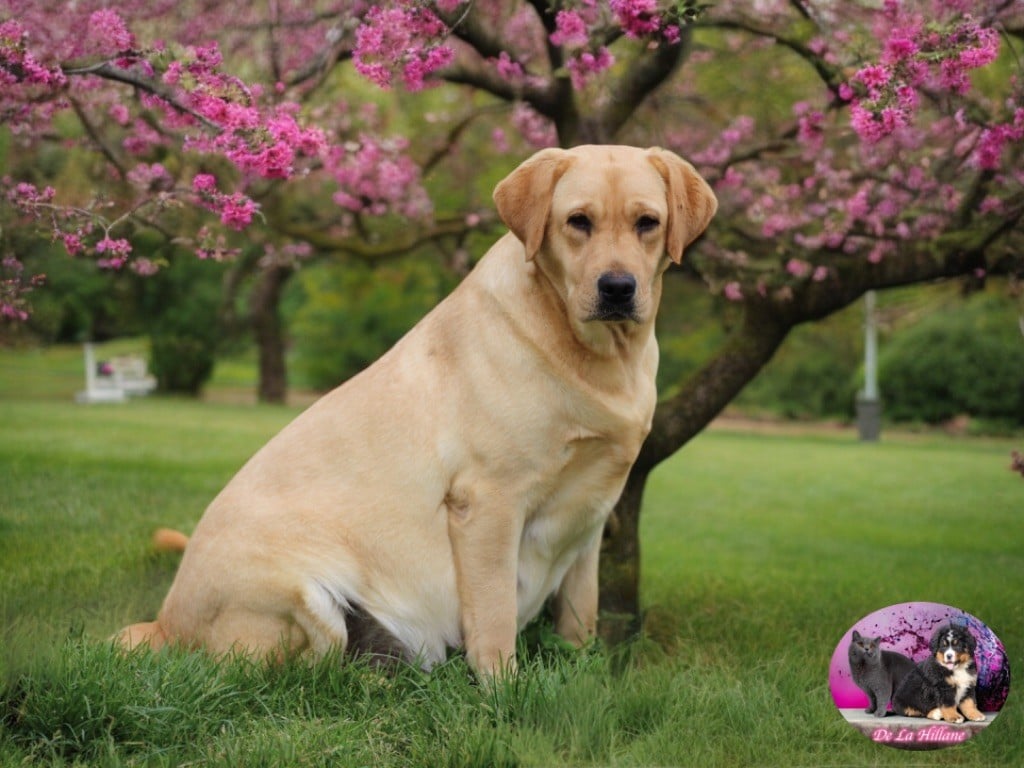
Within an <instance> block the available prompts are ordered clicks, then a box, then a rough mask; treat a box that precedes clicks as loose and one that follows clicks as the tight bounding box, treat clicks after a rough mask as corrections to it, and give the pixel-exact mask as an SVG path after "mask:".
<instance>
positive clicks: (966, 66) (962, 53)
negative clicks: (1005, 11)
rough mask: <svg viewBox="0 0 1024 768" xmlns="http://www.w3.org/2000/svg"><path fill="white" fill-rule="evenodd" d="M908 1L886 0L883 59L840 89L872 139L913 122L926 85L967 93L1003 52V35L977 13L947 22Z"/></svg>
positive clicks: (856, 125) (863, 133) (860, 131)
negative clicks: (977, 72) (975, 76)
mask: <svg viewBox="0 0 1024 768" xmlns="http://www.w3.org/2000/svg"><path fill="white" fill-rule="evenodd" d="M905 5H908V4H900V3H898V2H896V0H886V2H885V5H884V11H883V12H882V13H881V14H879V23H878V24H877V25H876V32H877V33H878V34H879V35H880V39H881V40H883V44H882V53H881V57H880V59H879V61H878V63H877V64H871V65H868V66H865V67H862V68H861V69H859V70H858V71H857V72H856V74H855V75H854V76H853V78H852V81H851V82H850V83H846V84H844V85H843V86H842V87H841V88H840V91H839V95H840V97H842V98H843V99H845V100H847V101H850V102H851V104H850V123H851V125H852V127H853V129H854V131H856V133H857V135H858V136H859V137H860V138H861V140H862V141H864V142H867V143H869V144H873V143H877V142H878V141H881V140H882V139H884V138H886V137H887V136H891V135H893V134H895V133H896V132H898V131H899V130H900V129H902V128H905V127H906V126H908V125H911V124H912V123H913V121H914V116H915V113H916V112H917V110H918V107H919V104H920V96H919V91H920V90H922V89H930V90H933V91H934V90H939V91H946V92H950V93H953V94H957V95H963V94H965V93H967V91H968V90H970V80H969V74H970V71H971V70H974V69H978V68H980V67H984V66H985V65H987V64H989V63H990V62H992V61H993V60H994V59H995V58H996V56H997V55H998V53H999V35H998V34H997V33H996V31H995V30H994V29H992V28H991V27H985V26H982V25H981V24H980V23H979V22H978V21H977V20H976V19H974V18H973V17H971V16H969V15H966V14H963V13H962V12H959V13H958V14H957V15H955V16H954V17H953V18H951V19H949V20H947V21H945V22H940V21H938V20H934V19H933V20H930V21H927V22H926V21H925V20H924V18H923V17H922V16H921V15H919V14H914V13H912V12H911V11H910V10H908V9H907V8H905ZM909 5H912V4H909ZM954 6H955V4H954ZM953 10H956V9H955V8H954V9H953Z"/></svg>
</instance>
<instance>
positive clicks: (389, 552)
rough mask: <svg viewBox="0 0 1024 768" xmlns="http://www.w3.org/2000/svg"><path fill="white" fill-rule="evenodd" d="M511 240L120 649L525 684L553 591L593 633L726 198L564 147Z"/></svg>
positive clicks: (214, 520)
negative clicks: (457, 654)
mask: <svg viewBox="0 0 1024 768" xmlns="http://www.w3.org/2000/svg"><path fill="white" fill-rule="evenodd" d="M494 200H495V203H496V205H497V210H498V213H499V215H500V216H501V219H502V221H503V222H505V224H506V225H507V226H508V228H509V229H510V230H511V232H510V233H509V234H506V235H505V236H504V237H503V238H502V239H501V240H499V241H498V242H497V243H496V244H495V245H494V246H493V247H492V248H491V249H490V251H489V252H488V253H487V254H486V255H485V256H484V257H483V259H482V260H481V261H480V263H479V264H478V265H477V266H476V268H475V269H474V270H473V271H472V273H471V274H470V275H469V276H468V277H467V278H466V279H465V280H464V281H463V282H462V284H461V285H460V286H459V287H458V288H457V289H456V290H455V291H454V292H452V294H451V295H450V296H449V297H448V298H446V299H445V300H444V301H442V302H441V303H440V304H439V305H438V306H437V307H436V308H435V309H434V310H433V311H432V312H430V314H428V315H427V316H426V317H425V318H424V319H423V320H422V321H421V322H420V323H419V324H418V325H417V326H416V327H415V328H413V329H412V330H411V331H410V332H409V333H408V334H407V335H406V336H405V337H404V338H403V339H402V340H401V341H399V342H398V343H397V344H396V345H395V347H394V348H393V349H391V350H390V351H389V352H388V353H387V354H385V355H384V356H383V357H382V358H381V359H380V360H379V361H378V362H377V363H375V364H374V365H373V366H371V367H370V368H368V369H366V370H365V371H363V372H362V373H360V374H359V375H358V376H356V377H354V378H353V379H351V380H350V381H348V382H347V383H345V384H344V385H342V386H341V387H339V388H338V389H336V390H334V391H333V392H331V393H329V394H327V395H326V396H324V397H323V398H322V399H320V400H319V401H318V402H317V403H315V404H314V405H313V406H312V407H310V408H309V409H308V410H307V411H305V412H304V413H303V414H301V415H300V416H299V417H298V418H296V419H295V421H293V422H292V423H291V424H290V425H288V426H287V427H285V429H284V430H282V431H281V433H280V434H278V435H277V436H276V437H274V438H273V439H272V440H271V441H270V442H269V443H267V445H266V446H264V447H263V448H262V449H261V450H260V451H259V452H258V453H257V454H256V455H255V456H253V458H252V459H251V460H250V461H249V462H248V463H247V464H246V465H245V466H244V467H243V468H242V469H241V471H239V473H238V474H237V475H236V476H235V477H234V478H233V479H232V480H231V482H230V483H228V485H227V487H226V488H225V489H224V490H223V491H222V492H221V493H220V495H218V496H217V498H216V499H214V501H213V503H212V504H210V506H209V508H208V509H207V510H206V514H205V515H204V516H203V518H202V519H201V520H200V521H199V524H198V525H197V527H196V529H195V532H194V534H193V535H192V537H191V538H190V539H189V540H188V544H187V546H186V547H185V553H184V556H183V559H182V562H181V566H180V568H179V570H178V573H177V576H176V577H175V580H174V584H173V585H172V587H171V590H170V593H169V594H168V595H167V598H166V599H165V601H164V604H163V607H162V608H161V610H160V613H159V616H158V618H157V620H156V621H154V622H150V623H145V624H135V625H132V626H130V627H126V628H125V629H123V630H122V631H121V633H120V634H119V635H118V640H119V642H120V643H121V644H122V645H124V646H127V647H133V646H136V645H139V644H148V645H150V646H152V647H154V648H155V647H159V646H161V645H164V644H165V643H169V642H171V643H182V644H185V645H188V646H196V647H204V648H206V649H209V650H211V651H213V652H215V653H220V652H227V651H232V650H234V651H240V652H243V653H246V654H249V655H253V656H260V657H263V656H270V657H279V656H280V655H281V654H288V653H303V654H310V655H312V656H314V657H317V656H320V655H322V654H324V653H325V652H327V651H328V650H329V649H331V648H338V647H341V648H349V649H355V650H373V651H375V652H376V651H379V650H380V649H382V648H383V649H384V650H385V651H387V652H390V653H394V654H398V655H400V656H401V657H403V658H405V659H407V660H409V661H411V662H414V663H419V664H421V665H423V666H424V667H429V666H430V665H432V664H434V663H436V662H438V661H439V660H441V659H444V658H445V655H446V652H447V649H448V648H450V647H456V648H457V647H463V648H465V651H466V655H467V657H468V661H469V663H470V665H471V666H472V667H473V668H474V669H475V670H476V671H477V672H478V673H479V674H483V675H489V674H494V673H497V672H501V671H503V670H505V671H507V670H510V669H512V668H514V664H515V659H514V654H515V640H516V633H517V631H518V630H519V629H520V628H522V627H523V625H524V624H525V623H526V622H527V621H529V620H530V619H531V618H533V617H534V616H536V615H537V613H538V612H539V611H540V610H541V608H542V606H543V604H544V602H545V601H546V600H547V599H548V598H549V597H553V600H554V602H553V608H554V614H555V616H556V622H557V623H556V630H557V631H558V633H559V634H560V635H561V636H563V637H565V638H567V639H568V640H570V641H572V642H574V643H577V644H579V643H582V642H584V641H585V640H586V639H587V638H588V637H590V636H591V635H592V634H593V632H594V631H595V625H596V621H597V606H598V602H597V574H598V568H597V560H598V549H599V545H600V540H601V530H602V526H603V525H604V523H605V520H606V519H607V517H608V514H609V512H610V511H611V509H612V507H613V505H614V504H615V502H616V500H617V499H618V496H619V494H620V492H621V491H622V487H623V485H624V483H625V480H626V474H627V472H628V471H629V468H630V466H631V465H632V463H633V461H634V460H635V458H636V456H637V453H638V451H639V450H640V445H641V443H642V442H643V440H644V437H645V436H646V435H647V432H648V430H649V429H650V425H651V416H652V414H653V412H654V404H655V389H654V375H655V370H656V368H657V365H658V347H657V343H656V341H655V338H654V319H655V312H656V310H657V308H658V301H659V298H660V296H661V277H662V274H663V272H664V271H665V269H666V268H667V267H668V265H669V262H670V261H674V262H677V263H678V262H679V261H680V259H681V258H682V255H683V249H684V248H685V247H686V246H687V245H688V244H689V243H690V242H691V241H692V240H693V239H694V238H696V237H697V236H698V235H699V234H700V233H701V232H703V231H704V229H705V227H706V226H707V225H708V222H709V220H710V219H711V217H712V216H713V215H714V212H715V209H716V207H717V202H716V200H715V197H714V194H713V193H712V191H711V189H710V188H709V187H708V185H707V183H705V181H704V180H703V179H702V178H701V177H700V176H699V175H698V174H697V173H696V171H694V169H693V167H692V166H691V165H690V164H689V163H687V162H685V161H684V160H682V159H681V158H679V157H677V156H676V155H674V154H672V153H671V152H668V151H664V150H660V149H649V150H643V149H636V148H632V147H623V146H582V147H577V148H575V149H571V150H560V149H548V150H543V151H541V152H538V153H537V154H536V155H534V156H533V157H531V158H530V159H529V160H527V161H526V162H524V163H523V164H522V165H521V166H519V167H518V168H517V169H516V170H515V171H513V172H512V173H511V174H510V175H509V176H508V177H507V178H505V179H504V180H503V181H502V182H501V183H500V184H498V186H497V188H496V189H495V192H494Z"/></svg>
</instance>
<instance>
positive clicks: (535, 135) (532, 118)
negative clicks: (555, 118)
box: [512, 101, 558, 149]
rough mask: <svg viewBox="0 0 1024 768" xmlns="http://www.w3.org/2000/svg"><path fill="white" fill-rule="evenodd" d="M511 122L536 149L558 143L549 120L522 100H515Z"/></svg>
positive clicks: (553, 127)
mask: <svg viewBox="0 0 1024 768" xmlns="http://www.w3.org/2000/svg"><path fill="white" fill-rule="evenodd" d="M512 124H513V125H514V126H515V127H516V129H517V130H518V131H519V133H520V134H521V135H522V137H523V138H524V139H526V141H527V142H529V143H530V144H531V145H532V146H534V147H536V148H538V149H540V148H542V147H553V146H555V145H556V144H557V143H558V136H557V135H556V133H555V126H554V125H553V124H552V123H551V121H550V120H548V119H547V118H546V117H544V116H543V115H541V114H540V113H539V112H537V111H536V110H534V109H533V108H532V107H531V106H529V105H528V104H525V103H524V102H521V101H520V102H516V105H515V106H514V107H513V108H512Z"/></svg>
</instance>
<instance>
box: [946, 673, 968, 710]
mask: <svg viewBox="0 0 1024 768" xmlns="http://www.w3.org/2000/svg"><path fill="white" fill-rule="evenodd" d="M946 682H948V683H949V684H950V686H951V687H953V688H956V701H957V703H959V702H961V701H962V700H963V698H964V697H965V696H966V695H967V692H968V691H969V690H970V689H971V686H972V685H974V682H975V676H974V675H972V674H971V673H970V672H969V671H968V670H967V669H966V668H964V667H957V668H956V669H955V670H953V674H951V675H950V676H949V677H947V678H946Z"/></svg>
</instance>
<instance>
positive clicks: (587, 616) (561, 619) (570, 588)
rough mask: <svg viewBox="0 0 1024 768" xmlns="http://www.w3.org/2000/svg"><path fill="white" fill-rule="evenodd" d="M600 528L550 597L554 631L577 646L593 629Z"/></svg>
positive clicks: (595, 619)
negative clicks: (552, 603)
mask: <svg viewBox="0 0 1024 768" xmlns="http://www.w3.org/2000/svg"><path fill="white" fill-rule="evenodd" d="M600 552H601V531H600V529H598V532H597V533H596V534H595V535H594V536H593V538H592V540H591V541H589V542H587V545H586V547H585V548H584V549H583V550H582V551H581V552H580V554H579V557H577V558H576V562H574V563H573V564H572V566H571V567H570V568H569V570H568V571H567V572H566V574H565V578H564V579H563V580H562V585H561V586H560V587H559V588H558V592H557V593H556V594H555V600H554V605H553V609H554V617H555V632H557V633H558V634H559V635H560V636H561V637H564V638H565V639H566V640H568V641H569V642H570V643H572V644H573V645H575V646H576V647H579V646H581V645H583V644H584V643H586V642H587V641H588V640H590V639H591V638H592V637H593V636H594V633H595V632H596V631H597V580H598V568H597V563H598V557H599V555H600Z"/></svg>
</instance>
